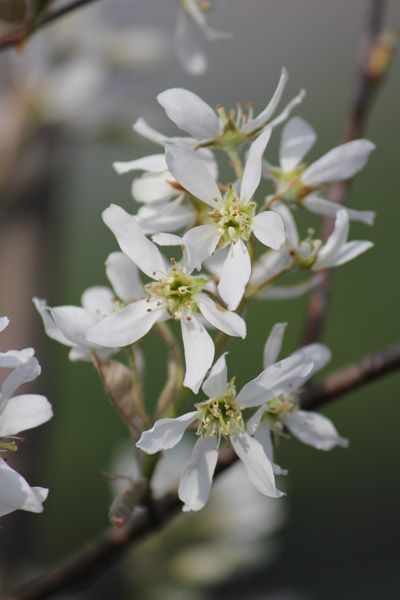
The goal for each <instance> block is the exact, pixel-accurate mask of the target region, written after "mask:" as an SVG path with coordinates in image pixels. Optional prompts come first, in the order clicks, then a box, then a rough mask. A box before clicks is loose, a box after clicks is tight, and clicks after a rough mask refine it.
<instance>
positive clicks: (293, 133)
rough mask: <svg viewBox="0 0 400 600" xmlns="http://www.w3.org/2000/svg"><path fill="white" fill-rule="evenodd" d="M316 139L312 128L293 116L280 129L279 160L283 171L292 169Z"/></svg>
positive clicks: (286, 171) (287, 171) (288, 171)
mask: <svg viewBox="0 0 400 600" xmlns="http://www.w3.org/2000/svg"><path fill="white" fill-rule="evenodd" d="M316 139H317V136H316V133H315V131H314V129H313V128H312V127H311V125H309V123H307V121H305V120H304V119H302V118H301V117H293V118H292V119H290V121H288V122H287V123H286V125H285V127H284V128H283V130H282V138H281V145H280V149H279V160H280V165H281V168H282V170H283V171H284V172H285V173H290V171H293V170H294V169H295V168H296V167H297V166H298V165H299V164H300V163H301V161H302V160H303V158H304V157H305V155H306V154H307V152H308V151H309V150H310V149H311V148H312V146H313V145H314V143H315V140H316Z"/></svg>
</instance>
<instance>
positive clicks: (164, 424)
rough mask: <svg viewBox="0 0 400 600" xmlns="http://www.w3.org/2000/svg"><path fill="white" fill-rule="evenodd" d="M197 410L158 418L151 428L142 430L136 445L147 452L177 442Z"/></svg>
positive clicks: (170, 446)
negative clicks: (176, 415) (170, 417)
mask: <svg viewBox="0 0 400 600" xmlns="http://www.w3.org/2000/svg"><path fill="white" fill-rule="evenodd" d="M198 417H199V413H198V411H197V410H196V411H193V412H189V413H186V414H184V415H182V416H180V417H177V418H176V419H159V420H158V421H156V422H155V423H154V425H153V427H152V428H151V429H148V430H147V431H144V432H143V433H142V436H141V438H140V440H139V441H138V442H137V444H136V446H137V447H138V448H140V449H141V450H143V452H146V453H147V454H155V453H156V452H160V450H168V449H169V448H173V447H174V446H176V444H178V443H179V442H180V441H181V439H182V438H183V435H184V433H185V431H186V429H187V428H188V427H189V425H190V424H191V423H194V421H196V419H198Z"/></svg>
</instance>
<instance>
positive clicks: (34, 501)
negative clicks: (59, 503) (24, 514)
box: [0, 458, 45, 516]
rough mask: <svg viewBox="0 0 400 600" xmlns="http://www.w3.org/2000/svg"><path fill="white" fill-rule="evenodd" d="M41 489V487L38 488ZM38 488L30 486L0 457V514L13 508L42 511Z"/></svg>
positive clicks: (41, 497)
mask: <svg viewBox="0 0 400 600" xmlns="http://www.w3.org/2000/svg"><path fill="white" fill-rule="evenodd" d="M39 489H41V488H39ZM44 495H45V494H39V493H38V488H31V487H30V485H29V484H28V483H27V481H26V480H25V479H24V478H23V477H22V476H21V475H20V474H19V473H17V472H16V471H14V469H11V467H9V466H8V465H7V463H6V462H5V461H4V460H3V459H2V458H0V516H3V515H6V514H8V513H10V512H12V511H14V510H28V511H30V512H35V513H40V512H42V511H43V507H42V499H43V496H44Z"/></svg>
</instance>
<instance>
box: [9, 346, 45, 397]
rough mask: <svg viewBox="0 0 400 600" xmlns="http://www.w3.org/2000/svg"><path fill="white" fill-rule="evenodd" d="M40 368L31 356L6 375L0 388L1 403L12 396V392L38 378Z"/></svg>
mask: <svg viewBox="0 0 400 600" xmlns="http://www.w3.org/2000/svg"><path fill="white" fill-rule="evenodd" d="M40 372H41V368H40V365H39V362H38V361H37V359H36V358H35V357H34V356H32V357H31V358H29V359H28V360H27V361H25V362H24V363H22V364H21V365H20V366H19V367H16V368H15V369H13V370H12V371H11V373H9V374H8V375H7V377H6V378H5V379H4V381H3V382H2V384H1V386H0V396H1V397H2V400H3V402H4V401H5V400H8V399H9V398H11V396H13V394H14V392H15V391H16V390H17V389H18V388H19V387H21V385H23V384H24V383H29V382H30V381H34V380H35V379H36V378H37V377H39V375H40Z"/></svg>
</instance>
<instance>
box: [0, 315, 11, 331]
mask: <svg viewBox="0 0 400 600" xmlns="http://www.w3.org/2000/svg"><path fill="white" fill-rule="evenodd" d="M9 323H10V320H9V319H8V318H7V317H0V332H1V331H4V329H5V328H6V327H8V325H9Z"/></svg>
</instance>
